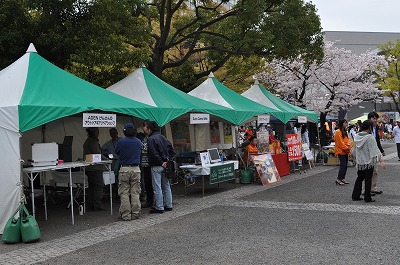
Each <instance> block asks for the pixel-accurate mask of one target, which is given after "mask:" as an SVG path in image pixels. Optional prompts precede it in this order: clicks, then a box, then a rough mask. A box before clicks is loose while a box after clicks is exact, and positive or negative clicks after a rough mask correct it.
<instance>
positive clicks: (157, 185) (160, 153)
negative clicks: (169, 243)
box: [147, 121, 175, 213]
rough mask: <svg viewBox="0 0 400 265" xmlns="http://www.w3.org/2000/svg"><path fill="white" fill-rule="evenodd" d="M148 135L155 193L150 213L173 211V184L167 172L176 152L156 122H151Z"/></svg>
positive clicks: (148, 148) (148, 150)
mask: <svg viewBox="0 0 400 265" xmlns="http://www.w3.org/2000/svg"><path fill="white" fill-rule="evenodd" d="M147 133H148V135H149V138H148V139H147V152H148V157H149V165H150V167H151V178H152V182H153V191H154V208H152V209H151V210H150V213H164V211H172V191H171V183H170V182H169V179H168V178H167V177H166V175H165V170H166V168H167V162H168V161H169V160H172V159H173V157H174V156H175V151H174V148H173V147H172V144H171V142H170V141H169V140H168V139H167V138H165V137H164V136H163V135H162V134H161V133H160V127H159V126H158V124H157V123H156V122H155V121H150V122H149V125H148V130H147ZM163 197H165V201H164V198H163ZM164 205H165V206H164Z"/></svg>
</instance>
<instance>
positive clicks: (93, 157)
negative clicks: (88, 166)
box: [85, 154, 101, 162]
mask: <svg viewBox="0 0 400 265" xmlns="http://www.w3.org/2000/svg"><path fill="white" fill-rule="evenodd" d="M85 161H86V162H101V154H87V155H86V156H85Z"/></svg>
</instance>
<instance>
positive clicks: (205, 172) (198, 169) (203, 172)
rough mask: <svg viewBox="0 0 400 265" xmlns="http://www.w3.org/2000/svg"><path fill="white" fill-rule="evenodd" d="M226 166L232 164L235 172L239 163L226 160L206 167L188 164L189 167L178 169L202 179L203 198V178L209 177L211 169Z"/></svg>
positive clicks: (183, 166)
mask: <svg viewBox="0 0 400 265" xmlns="http://www.w3.org/2000/svg"><path fill="white" fill-rule="evenodd" d="M228 164H233V168H234V169H235V170H236V169H238V168H239V161H237V160H228V161H223V162H217V163H212V164H207V165H204V166H202V165H193V164H189V165H182V166H180V167H179V168H180V169H185V170H188V171H189V172H190V173H192V174H193V175H195V176H198V177H201V178H202V186H203V187H202V188H203V196H204V176H209V175H210V172H211V168H212V167H215V166H222V165H228Z"/></svg>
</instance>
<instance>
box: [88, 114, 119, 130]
mask: <svg viewBox="0 0 400 265" xmlns="http://www.w3.org/2000/svg"><path fill="white" fill-rule="evenodd" d="M116 125H117V114H100V113H83V127H115V126H116Z"/></svg>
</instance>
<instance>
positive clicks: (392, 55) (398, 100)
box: [379, 40, 400, 112]
mask: <svg viewBox="0 0 400 265" xmlns="http://www.w3.org/2000/svg"><path fill="white" fill-rule="evenodd" d="M379 48H380V49H381V50H382V53H383V54H384V55H385V58H386V61H387V62H388V65H389V67H388V68H387V70H386V76H385V77H384V78H381V79H380V80H379V83H380V85H381V88H382V90H385V91H386V93H385V94H386V95H388V96H389V97H390V98H391V99H392V100H393V102H394V103H395V105H396V109H397V111H398V112H400V106H399V105H400V62H399V60H400V40H398V41H397V42H396V43H394V42H388V43H385V44H383V45H381V46H380V47H379Z"/></svg>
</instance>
